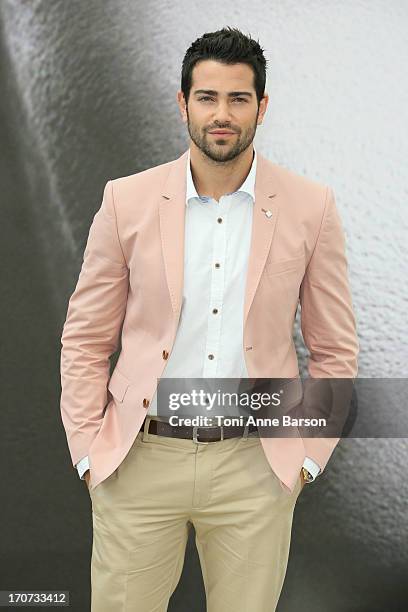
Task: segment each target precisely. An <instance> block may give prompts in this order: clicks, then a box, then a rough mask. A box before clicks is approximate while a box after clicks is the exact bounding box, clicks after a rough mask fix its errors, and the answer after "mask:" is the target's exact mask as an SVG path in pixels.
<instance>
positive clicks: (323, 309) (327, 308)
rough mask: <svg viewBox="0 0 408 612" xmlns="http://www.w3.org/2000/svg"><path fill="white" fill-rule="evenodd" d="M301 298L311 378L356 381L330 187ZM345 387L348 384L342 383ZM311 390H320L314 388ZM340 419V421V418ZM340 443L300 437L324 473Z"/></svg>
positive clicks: (340, 237) (355, 347) (352, 327)
mask: <svg viewBox="0 0 408 612" xmlns="http://www.w3.org/2000/svg"><path fill="white" fill-rule="evenodd" d="M299 297H300V304H301V330H302V334H303V339H304V341H305V345H306V347H307V348H308V350H309V353H310V356H309V362H308V370H309V376H310V377H311V378H333V379H354V378H355V377H356V376H357V371H358V364H357V357H358V353H359V343H358V336H357V330H356V320H355V316H354V312H353V306H352V297H351V291H350V286H349V279H348V265H347V259H346V243H345V235H344V231H343V228H342V223H341V220H340V217H339V214H338V211H337V207H336V203H335V197H334V193H333V190H332V189H331V188H329V187H327V189H326V198H325V205H324V211H323V216H322V220H321V225H320V229H319V233H318V236H317V240H316V243H315V247H314V250H313V252H312V255H311V257H310V260H309V263H308V266H307V268H306V272H305V276H304V278H303V281H302V284H301V288H300V296H299ZM334 382H336V381H334ZM337 382H339V381H337ZM350 383H351V384H352V381H350ZM340 384H341V381H340ZM343 384H348V383H347V381H344V382H343ZM322 386H323V384H322ZM315 388H316V390H318V384H317V385H316V387H315ZM347 389H348V388H347ZM316 397H318V395H317V396H316ZM338 416H339V418H340V421H339V422H342V421H341V419H342V418H343V416H344V415H343V414H339V415H338ZM339 440H340V438H339V437H337V438H329V437H326V438H313V437H306V438H303V442H304V445H305V450H306V455H307V456H308V457H310V458H311V459H313V460H314V461H315V462H316V463H317V464H318V465H319V466H320V468H321V470H322V471H323V469H324V467H325V465H326V463H327V461H328V459H329V457H330V455H331V453H332V452H333V450H334V448H335V446H336V444H337V443H338V441H339Z"/></svg>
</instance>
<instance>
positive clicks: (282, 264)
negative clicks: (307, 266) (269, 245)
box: [266, 254, 305, 274]
mask: <svg viewBox="0 0 408 612" xmlns="http://www.w3.org/2000/svg"><path fill="white" fill-rule="evenodd" d="M304 261H305V256H304V254H302V255H298V256H297V257H291V258H290V259H278V260H276V261H267V263H266V271H267V272H268V274H279V273H280V272H289V270H299V269H300V268H302V267H304Z"/></svg>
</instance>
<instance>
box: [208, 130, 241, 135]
mask: <svg viewBox="0 0 408 612" xmlns="http://www.w3.org/2000/svg"><path fill="white" fill-rule="evenodd" d="M210 134H213V135H214V136H233V135H234V134H235V132H228V131H226V130H217V131H215V132H210Z"/></svg>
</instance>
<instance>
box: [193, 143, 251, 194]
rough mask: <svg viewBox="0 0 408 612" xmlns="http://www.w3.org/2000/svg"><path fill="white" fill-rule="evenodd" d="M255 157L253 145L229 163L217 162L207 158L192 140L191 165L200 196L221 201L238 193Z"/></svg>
mask: <svg viewBox="0 0 408 612" xmlns="http://www.w3.org/2000/svg"><path fill="white" fill-rule="evenodd" d="M253 155H254V148H253V145H252V144H251V145H250V146H249V147H248V148H247V149H245V151H243V152H242V153H241V154H240V155H238V156H237V157H235V158H234V159H232V160H230V161H228V162H216V161H213V160H212V159H210V158H209V157H207V156H206V155H205V154H204V153H203V152H202V151H201V149H199V148H198V147H197V146H196V145H195V144H194V143H193V141H192V140H190V165H191V175H192V177H193V181H194V185H195V188H196V190H197V193H198V195H200V196H209V197H211V198H214V199H215V200H217V201H218V200H219V199H220V197H221V196H223V195H225V194H226V193H233V192H234V191H236V190H237V189H238V188H239V187H240V186H241V185H242V183H243V182H244V181H245V179H246V177H247V176H248V174H249V172H250V170H251V166H252V160H253Z"/></svg>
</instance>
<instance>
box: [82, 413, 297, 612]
mask: <svg viewBox="0 0 408 612" xmlns="http://www.w3.org/2000/svg"><path fill="white" fill-rule="evenodd" d="M148 419H149V417H148ZM148 419H147V420H148ZM301 488H302V487H301V476H300V474H299V480H298V483H297V485H296V487H295V489H294V491H293V492H292V493H289V492H287V491H285V490H283V489H282V487H281V485H280V483H279V480H278V478H277V476H276V475H275V474H274V472H273V470H272V469H271V467H270V465H269V463H268V461H267V459H266V457H265V454H264V451H263V448H262V445H261V442H260V440H259V437H254V436H251V434H250V435H249V436H248V437H247V438H243V437H239V438H229V439H226V440H220V441H217V442H210V443H209V444H197V443H195V442H194V441H193V440H185V439H177V438H170V437H163V436H157V435H154V434H148V433H147V430H146V425H145V427H144V428H143V430H142V429H141V430H140V432H139V433H138V435H137V437H136V439H135V441H134V443H133V445H132V447H131V448H130V451H129V452H128V454H127V455H126V457H125V459H124V460H123V461H122V463H121V464H120V465H119V467H118V468H117V469H116V470H115V472H113V474H111V475H110V476H109V477H108V478H107V479H106V480H104V481H102V482H101V483H100V484H99V485H98V486H96V487H95V489H93V490H91V492H90V495H91V502H92V521H93V545H92V558H91V601H92V604H91V612H130V611H132V612H133V611H134V612H165V611H166V610H167V606H168V602H169V599H170V596H171V594H172V593H173V591H174V590H175V588H176V586H177V584H178V582H179V579H180V576H181V573H182V569H183V564H184V555H185V548H186V543H187V537H188V532H189V528H190V527H191V525H194V528H195V532H196V546H197V550H198V554H199V558H200V563H201V569H202V574H203V581H204V587H205V592H206V601H207V612H273V611H274V610H275V608H276V606H277V603H278V599H279V595H280V593H281V589H282V585H283V581H284V578H285V573H286V568H287V563H288V556H289V548H290V538H291V528H292V517H293V510H294V507H295V504H296V500H297V498H298V495H299V493H300V491H301ZM197 607H199V606H198V605H197ZM192 612H194V611H192Z"/></svg>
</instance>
